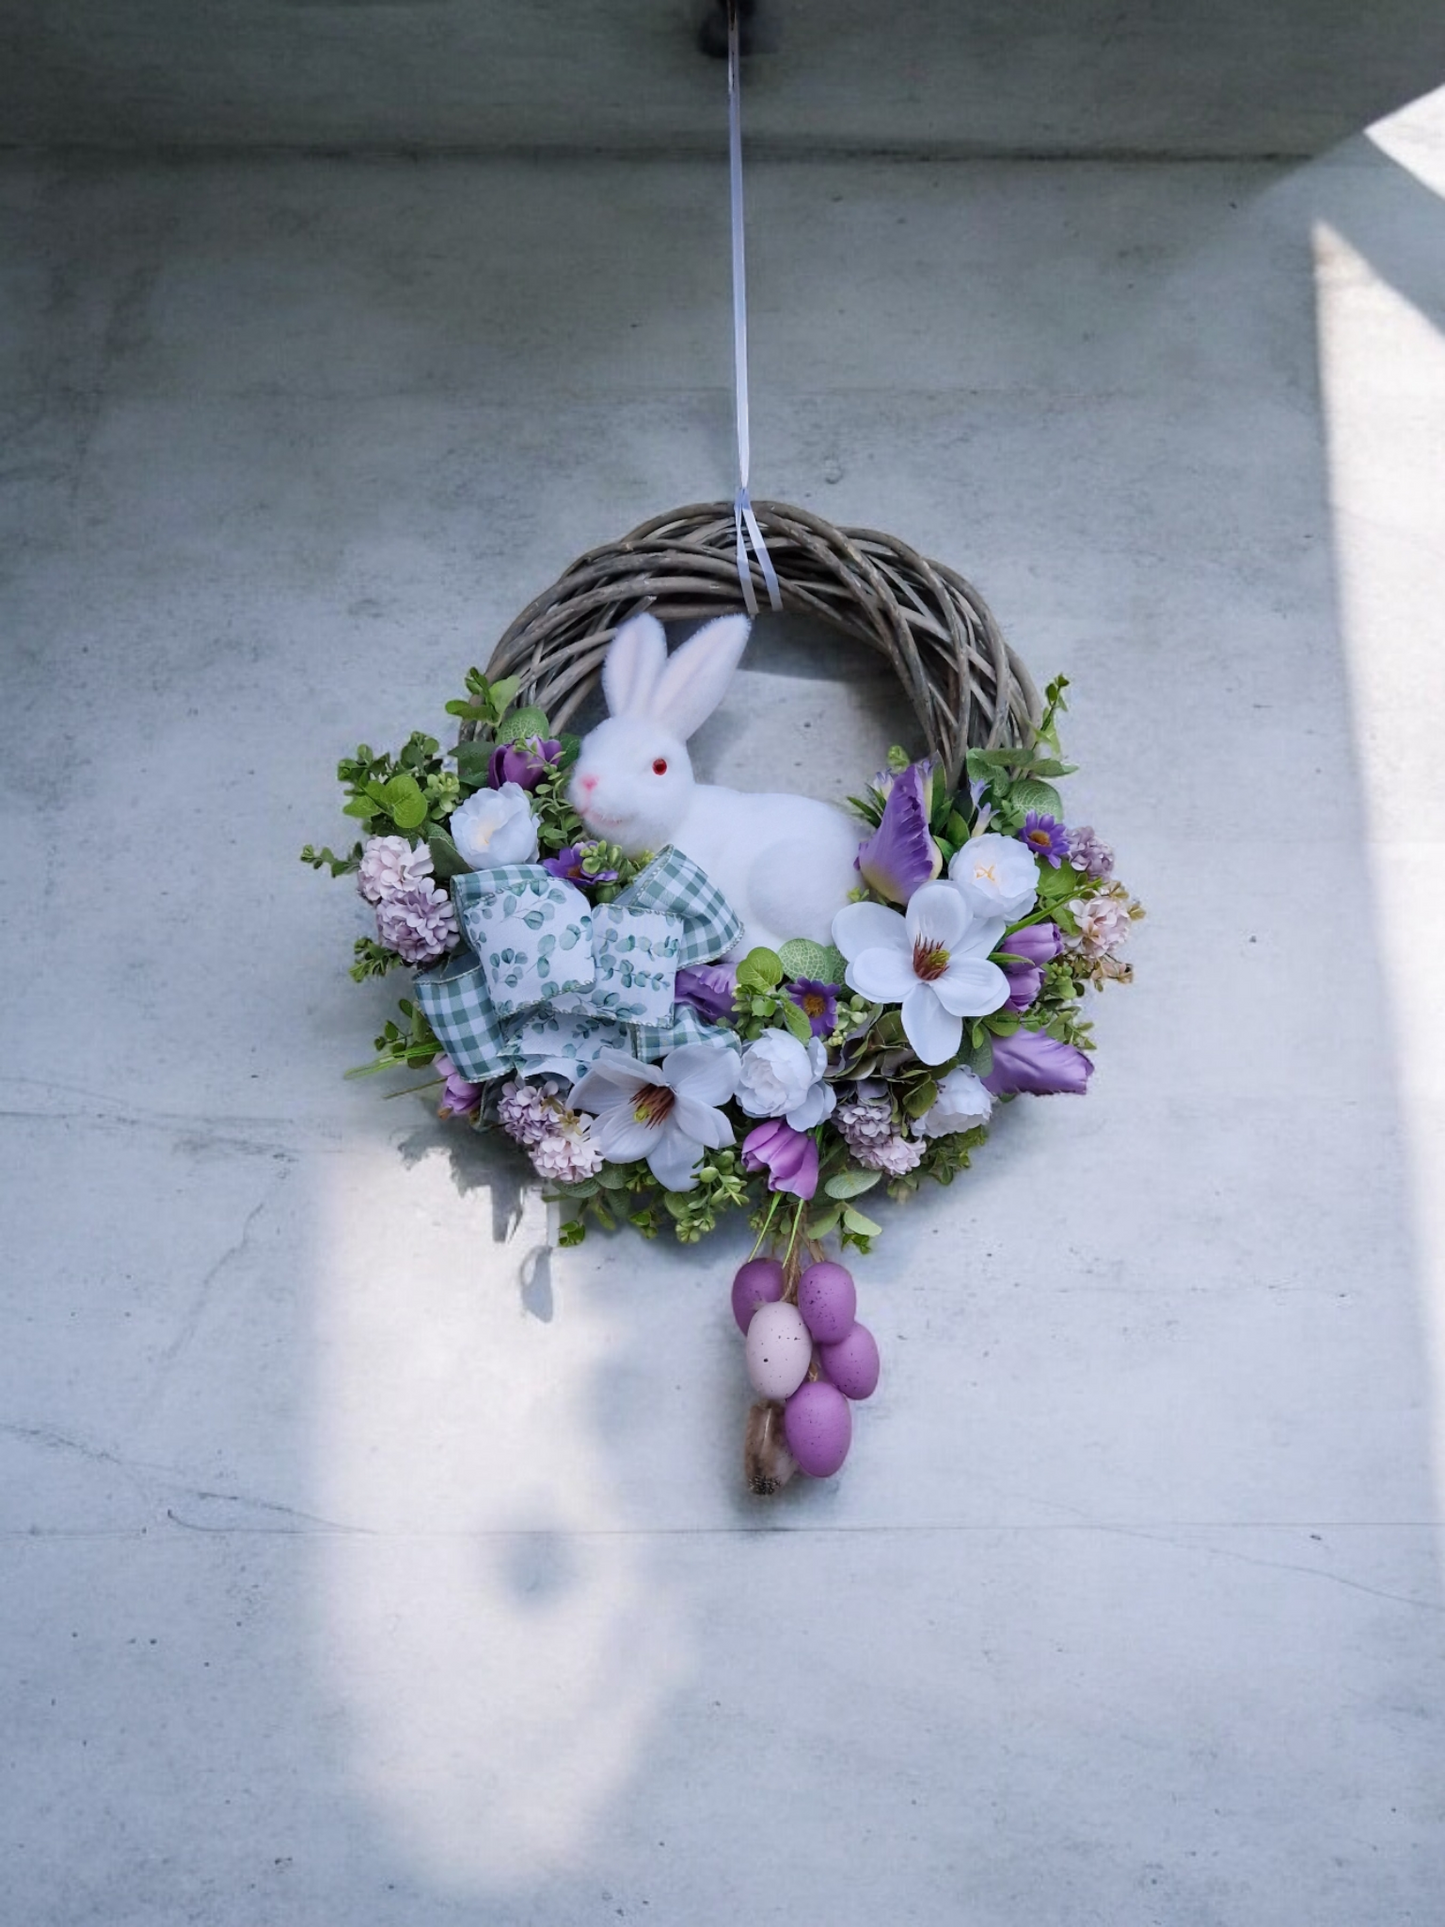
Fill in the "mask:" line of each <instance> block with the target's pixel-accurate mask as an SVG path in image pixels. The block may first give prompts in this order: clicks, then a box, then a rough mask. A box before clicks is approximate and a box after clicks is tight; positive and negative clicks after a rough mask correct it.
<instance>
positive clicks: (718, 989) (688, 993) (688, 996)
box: [672, 964, 738, 1024]
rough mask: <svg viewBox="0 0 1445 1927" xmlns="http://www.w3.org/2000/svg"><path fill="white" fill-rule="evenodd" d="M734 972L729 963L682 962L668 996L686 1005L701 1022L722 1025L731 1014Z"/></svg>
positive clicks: (736, 981) (735, 980)
mask: <svg viewBox="0 0 1445 1927" xmlns="http://www.w3.org/2000/svg"><path fill="white" fill-rule="evenodd" d="M737 988H738V973H737V971H736V970H734V968H733V966H732V965H731V964H684V965H683V967H682V969H681V970H679V971H678V973H677V979H676V981H675V983H674V984H673V988H672V995H673V999H674V1001H675V1002H677V1003H679V1004H687V1005H689V1006H690V1007H691V1008H692V1009H693V1010H695V1011H696V1012H697V1014H698V1016H699V1017H701V1018H702V1020H703V1022H704V1023H705V1024H725V1023H726V1022H727V1021H728V1019H729V1018H730V1017H731V1016H732V1014H733V998H734V997H735V996H736V995H737Z"/></svg>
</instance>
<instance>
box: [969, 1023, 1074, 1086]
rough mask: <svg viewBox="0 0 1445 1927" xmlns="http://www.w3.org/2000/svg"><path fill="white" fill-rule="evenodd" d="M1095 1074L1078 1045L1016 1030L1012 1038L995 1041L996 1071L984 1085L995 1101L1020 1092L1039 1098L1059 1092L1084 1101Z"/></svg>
mask: <svg viewBox="0 0 1445 1927" xmlns="http://www.w3.org/2000/svg"><path fill="white" fill-rule="evenodd" d="M1093 1072H1094V1067H1093V1065H1092V1064H1091V1063H1090V1062H1089V1060H1088V1058H1087V1057H1086V1056H1085V1055H1084V1053H1083V1052H1082V1051H1081V1050H1080V1049H1079V1048H1078V1047H1077V1046H1076V1045H1074V1044H1061V1043H1060V1042H1059V1040H1058V1039H1057V1038H1056V1037H1050V1036H1049V1034H1048V1033H1047V1031H1042V1030H1016V1031H1015V1032H1014V1034H1013V1036H1012V1037H995V1038H994V1040H993V1069H992V1070H991V1071H990V1072H989V1074H988V1076H987V1077H985V1078H984V1080H983V1083H984V1088H985V1089H986V1090H990V1091H992V1092H993V1094H994V1096H995V1097H1012V1096H1013V1095H1014V1094H1015V1093H1016V1092H1018V1091H1031V1092H1032V1093H1033V1094H1034V1095H1035V1096H1037V1097H1048V1096H1051V1095H1055V1094H1057V1093H1059V1092H1067V1093H1068V1094H1069V1095H1070V1096H1071V1097H1082V1096H1083V1095H1084V1092H1085V1091H1086V1090H1087V1089H1088V1086H1089V1079H1090V1077H1092V1075H1093Z"/></svg>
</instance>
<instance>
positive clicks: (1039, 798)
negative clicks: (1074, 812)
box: [1009, 776, 1064, 819]
mask: <svg viewBox="0 0 1445 1927" xmlns="http://www.w3.org/2000/svg"><path fill="white" fill-rule="evenodd" d="M1009 794H1010V795H1011V797H1012V798H1013V801H1014V802H1015V803H1016V804H1017V805H1018V807H1019V808H1020V809H1021V810H1036V811H1037V812H1038V814H1039V815H1040V816H1056V817H1058V818H1060V819H1062V817H1063V814H1064V799H1063V798H1062V797H1061V796H1060V795H1059V792H1058V791H1057V790H1056V789H1055V788H1054V786H1053V784H1052V783H1041V782H1040V781H1039V780H1038V778H1037V777H1036V776H1020V777H1017V778H1016V779H1015V781H1014V783H1013V785H1012V787H1011V789H1010V792H1009Z"/></svg>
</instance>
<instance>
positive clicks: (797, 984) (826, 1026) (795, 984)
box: [784, 977, 838, 1037]
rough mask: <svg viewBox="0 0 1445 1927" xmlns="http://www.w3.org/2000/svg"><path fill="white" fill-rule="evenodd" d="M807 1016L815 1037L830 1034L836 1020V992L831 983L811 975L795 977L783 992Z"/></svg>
mask: <svg viewBox="0 0 1445 1927" xmlns="http://www.w3.org/2000/svg"><path fill="white" fill-rule="evenodd" d="M784 994H785V995H786V996H787V997H788V998H789V999H790V1000H791V1001H792V1002H793V1003H795V1004H796V1005H797V1006H798V1009H799V1010H801V1011H802V1013H803V1015H804V1016H805V1017H806V1018H807V1020H808V1023H809V1025H810V1027H811V1029H812V1032H813V1035H814V1036H815V1037H828V1036H831V1035H832V1031H833V1026H834V1025H835V1024H836V1023H837V1021H838V992H837V989H836V987H835V986H834V985H832V984H820V983H818V982H817V981H816V980H815V979H814V978H812V977H795V978H794V979H793V981H792V983H790V984H789V985H788V987H787V990H786V992H785V993H784Z"/></svg>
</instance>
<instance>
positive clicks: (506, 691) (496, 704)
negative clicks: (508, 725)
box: [489, 676, 522, 716]
mask: <svg viewBox="0 0 1445 1927" xmlns="http://www.w3.org/2000/svg"><path fill="white" fill-rule="evenodd" d="M521 687H522V678H521V677H520V676H503V677H502V679H501V681H500V682H494V683H492V684H491V685H490V690H489V693H490V695H491V698H492V706H493V708H494V709H495V711H496V713H497V715H499V716H500V715H501V713H502V711H503V710H504V709H506V708H507V706H508V705H509V704H510V703H513V702H515V701H516V697H517V691H518V690H519V689H520V688H521Z"/></svg>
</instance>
